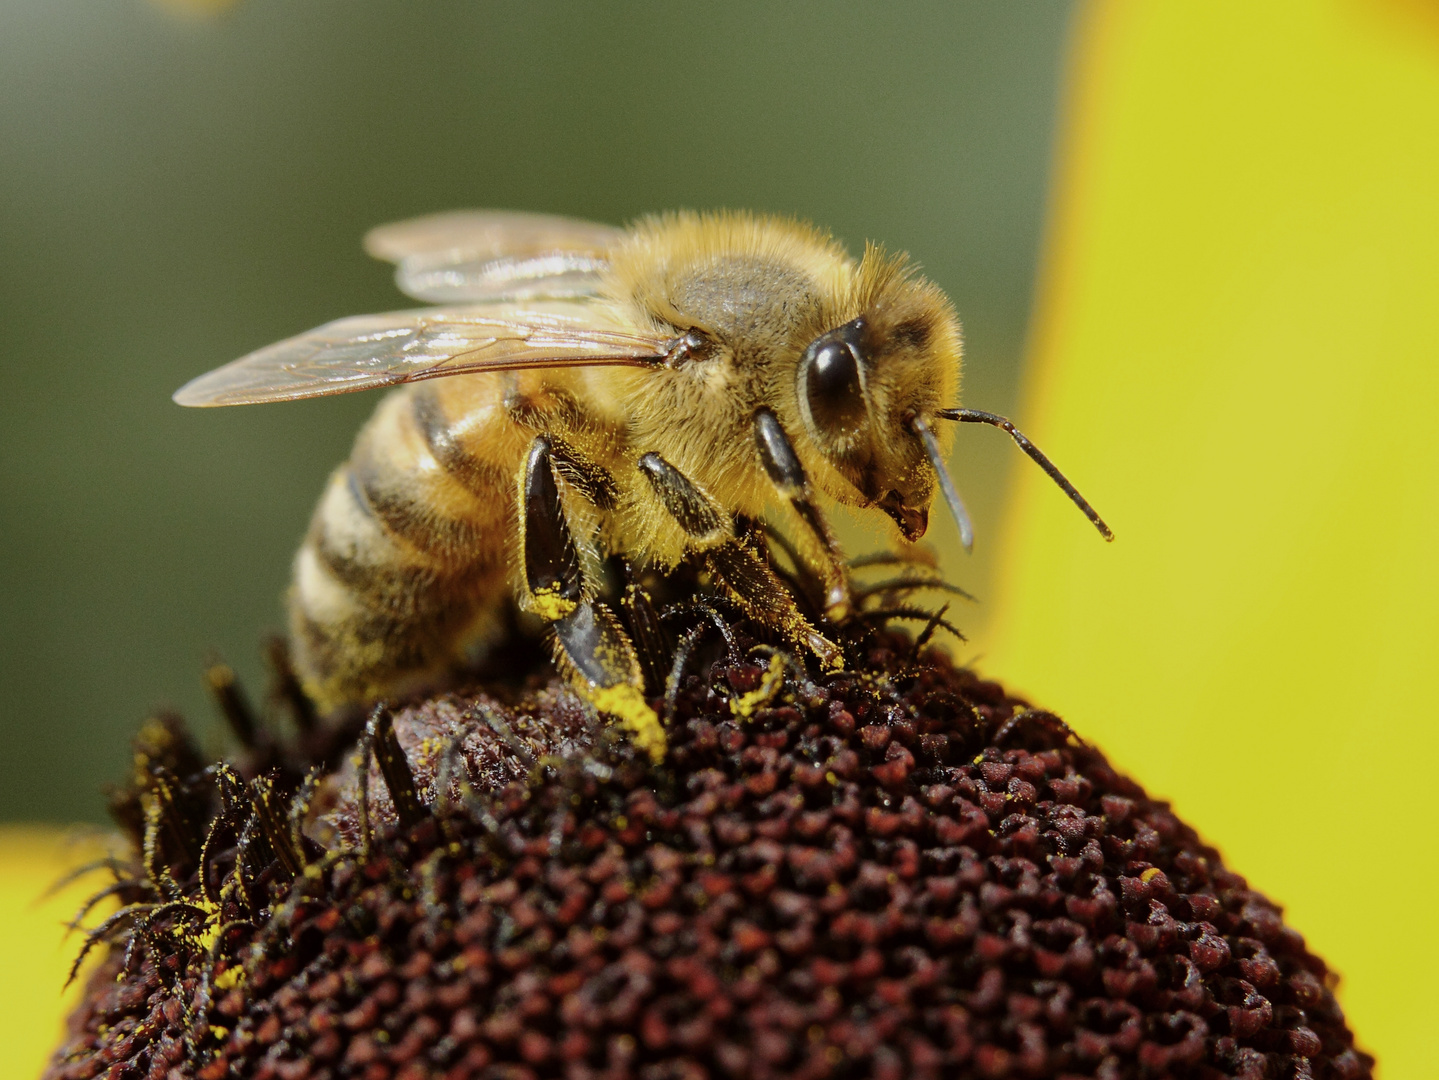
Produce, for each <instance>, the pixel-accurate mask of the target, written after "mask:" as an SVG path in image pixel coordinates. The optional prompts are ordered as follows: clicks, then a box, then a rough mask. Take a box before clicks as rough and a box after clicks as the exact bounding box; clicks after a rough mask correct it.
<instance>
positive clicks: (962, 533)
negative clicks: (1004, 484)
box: [909, 413, 974, 551]
mask: <svg viewBox="0 0 1439 1080" xmlns="http://www.w3.org/2000/svg"><path fill="white" fill-rule="evenodd" d="M935 415H936V416H943V415H944V414H943V413H936V414H935ZM945 419H946V420H947V419H949V417H945ZM909 426H910V427H911V428H912V429H913V430H914V433H915V434H916V435H918V436H919V441H920V442H921V443H923V444H924V452H925V453H926V454H928V455H929V463H930V464H931V465H933V466H934V472H935V475H936V476H938V477H939V490H940V491H942V492H944V501H945V502H946V503H948V504H949V512H950V513H951V514H953V515H954V523H955V524H956V525H958V526H959V542H960V543H961V544H963V545H964V550H965V551H973V550H974V526H973V525H972V524H970V521H969V511H968V510H967V509H965V506H964V500H963V499H961V498H960V497H959V491H958V490H957V489H956V488H955V486H954V481H953V480H951V479H950V476H949V470H948V469H947V468H945V465H944V455H943V454H941V453H940V451H939V440H938V439H936V438H935V437H934V432H932V431H930V430H929V425H928V424H926V423H925V422H924V421H923V420H921V419H920V418H919V417H918V416H916V417H915V418H914V419H913V420H911V421H910V422H909Z"/></svg>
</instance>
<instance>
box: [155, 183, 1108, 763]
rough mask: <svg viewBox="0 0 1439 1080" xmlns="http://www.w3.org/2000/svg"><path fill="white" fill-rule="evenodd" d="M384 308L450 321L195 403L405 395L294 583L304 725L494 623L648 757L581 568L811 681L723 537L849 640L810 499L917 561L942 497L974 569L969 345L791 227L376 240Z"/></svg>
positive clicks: (541, 219)
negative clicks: (618, 580) (766, 631)
mask: <svg viewBox="0 0 1439 1080" xmlns="http://www.w3.org/2000/svg"><path fill="white" fill-rule="evenodd" d="M366 247H367V249H368V250H369V251H370V252H371V253H372V254H374V255H376V256H378V257H380V258H384V259H388V260H390V261H392V262H395V263H397V264H398V271H397V281H398V283H399V286H400V288H401V290H402V291H404V292H405V293H407V294H409V295H410V296H413V297H415V298H416V299H419V300H422V301H427V302H430V303H435V304H439V305H442V306H436V307H429V308H421V309H418V310H408V311H398V312H393V313H389V314H382V315H364V316H359V317H355V318H347V319H340V320H338V321H336V322H332V323H328V324H326V325H325V326H321V327H319V328H318V329H315V330H312V331H310V332H309V333H306V334H301V335H300V336H298V337H295V338H291V339H289V340H287V341H282V342H280V343H278V344H275V345H271V346H269V347H267V348H264V349H260V350H259V351H257V352H254V353H251V354H250V355H248V356H245V357H243V358H241V359H239V360H236V361H235V362H233V363H231V364H228V365H226V366H224V367H222V368H219V369H217V370H215V371H212V372H210V373H209V374H208V375H204V376H201V377H200V378H198V379H196V380H194V381H192V382H190V383H189V384H187V385H186V386H184V387H183V388H181V389H180V390H179V391H178V392H177V393H176V394H175V400H176V401H178V402H179V403H180V404H182V405H202V406H209V405H240V404H251V403H256V402H267V401H286V400H293V399H297V398H306V397H315V396H319V395H324V394H337V393H344V392H347V391H354V390H364V389H370V388H374V387H382V386H394V385H396V384H404V385H401V386H399V387H398V389H396V390H395V391H393V392H392V393H391V394H389V395H388V396H387V397H386V398H385V399H384V400H383V401H381V403H380V406H379V408H378V409H377V410H376V412H375V415H374V416H373V418H372V419H371V420H370V421H369V422H368V423H367V424H366V425H365V427H364V428H363V429H362V430H361V431H360V434H359V436H358V438H357V440H356V443H355V447H354V451H353V452H352V454H351V456H350V459H349V461H347V462H346V463H345V464H343V465H341V466H340V467H339V468H338V469H337V470H336V471H335V472H334V474H333V475H332V476H331V478H330V481H329V484H328V486H327V488H326V490H325V493H324V495H323V497H322V498H321V501H320V504H319V506H318V508H317V509H316V512H315V515H314V517H313V520H312V521H311V524H310V529H309V532H308V534H307V536H306V538H305V541H304V543H303V545H302V546H301V548H300V551H299V553H298V554H297V555H296V558H295V564H294V578H293V586H292V589H291V592H290V600H289V607H290V630H291V636H292V646H293V649H294V653H295V664H296V668H297V670H298V672H299V674H300V676H301V678H302V680H303V682H304V685H305V687H306V689H307V690H308V692H309V693H310V694H312V695H313V696H314V698H315V700H316V702H317V703H318V704H319V706H320V707H321V708H325V709H329V708H334V707H337V706H340V705H344V704H351V703H364V702H367V701H370V700H374V699H376V698H379V697H381V696H382V695H388V694H392V693H395V692H396V691H397V689H398V688H402V687H404V686H405V685H407V684H412V683H414V682H416V681H417V680H420V679H423V678H425V677H427V676H429V675H431V674H432V673H434V672H436V671H437V670H440V669H442V668H444V667H446V666H447V665H449V664H451V663H453V662H454V661H455V659H456V658H457V657H458V655H459V654H460V653H461V651H462V650H463V649H464V648H465V646H466V645H467V644H468V643H470V642H472V641H473V640H475V639H476V637H477V636H480V635H483V634H484V633H485V631H486V628H487V626H488V625H490V624H492V622H493V620H494V619H495V615H496V612H497V610H498V608H499V606H500V605H501V603H502V602H504V600H506V599H507V598H508V597H510V596H513V597H514V599H515V600H516V601H517V602H518V604H519V606H520V607H521V608H522V609H525V610H527V611H530V612H532V613H533V614H535V615H537V616H539V618H540V619H542V620H543V621H544V622H545V623H547V624H548V626H549V627H550V629H551V631H552V633H553V641H554V652H555V656H556V660H557V662H558V663H559V665H560V666H561V668H562V669H564V670H565V671H567V672H568V673H569V675H570V677H571V678H572V680H573V681H574V683H575V684H576V685H577V687H578V688H579V689H580V690H581V692H582V693H583V694H584V695H585V696H586V697H588V699H589V700H590V701H591V702H592V703H593V704H594V705H595V707H596V708H597V709H599V710H601V711H603V712H607V713H609V714H611V715H614V716H617V717H618V718H619V719H620V720H621V721H622V722H623V723H624V724H625V725H626V726H627V727H629V728H630V730H631V731H632V732H633V735H634V737H635V739H636V741H637V743H638V744H639V745H641V746H642V747H644V748H645V749H646V750H648V751H649V752H650V753H652V754H655V755H658V754H659V753H661V752H662V750H663V746H664V733H663V730H662V727H661V725H660V723H659V721H658V719H657V717H656V716H655V713H654V712H653V710H652V709H651V708H650V707H649V705H648V704H647V702H646V700H645V697H644V694H643V681H642V678H641V674H640V667H639V664H638V661H637V658H636V653H635V649H634V647H633V645H632V644H631V642H630V641H629V639H628V636H627V635H626V633H625V631H624V629H623V627H622V625H621V623H620V621H619V620H618V619H617V618H616V616H615V615H614V614H613V613H612V612H610V611H609V610H608V609H607V607H606V606H605V605H604V604H603V603H602V602H601V601H600V600H598V599H597V598H596V575H595V557H596V553H598V552H603V553H605V554H609V555H615V554H622V555H624V556H625V557H626V558H628V559H630V560H633V561H634V562H636V563H638V564H648V565H652V566H655V567H657V568H659V569H661V570H664V569H667V568H670V567H673V566H675V565H676V564H677V563H679V562H680V560H681V559H683V558H686V557H689V556H694V557H697V558H699V559H701V560H702V561H703V562H704V564H705V565H706V566H707V567H708V569H709V570H710V571H711V573H712V574H713V576H714V577H715V578H716V579H717V580H718V581H719V582H720V583H721V584H722V585H723V586H724V587H725V589H726V590H727V591H728V592H729V593H730V594H731V595H732V597H733V599H734V600H735V601H736V602H737V603H738V604H739V605H740V606H741V607H742V608H743V609H744V610H745V611H747V612H748V613H749V614H750V615H751V616H752V617H753V618H755V619H757V620H758V621H760V622H761V623H763V624H765V625H767V626H769V627H771V628H773V629H776V630H778V631H780V632H782V633H783V634H785V635H786V636H787V637H788V638H789V639H790V640H791V641H793V642H794V643H795V644H796V645H797V646H798V647H800V648H802V649H804V650H807V651H808V652H810V653H812V654H814V655H815V656H816V657H817V658H818V659H819V660H820V661H821V662H822V663H824V664H827V665H831V666H834V665H837V664H839V663H840V660H841V657H840V651H839V648H838V647H837V646H836V645H835V644H834V642H833V641H831V640H830V639H829V638H828V637H826V635H825V634H824V633H823V632H822V631H821V629H820V628H819V627H818V626H816V625H815V624H814V621H813V620H811V619H808V618H806V617H805V616H804V615H803V614H802V613H801V611H800V610H799V607H798V606H797V605H796V603H795V601H794V599H793V597H791V595H790V594H789V592H788V591H787V589H786V588H785V587H784V585H783V584H782V583H781V581H780V579H779V578H778V577H777V576H776V575H775V573H774V571H773V570H772V569H771V568H770V566H769V565H768V563H767V562H766V561H765V560H764V559H763V558H761V557H760V555H759V553H757V552H756V551H755V550H754V548H753V547H752V546H751V544H750V543H749V542H748V541H747V540H746V538H745V537H744V536H743V535H741V533H740V531H739V530H738V528H737V525H736V519H737V516H738V517H742V518H749V519H762V518H764V517H765V516H766V515H769V516H770V517H771V518H773V516H774V515H779V516H780V517H781V518H784V519H785V524H786V525H787V527H788V529H789V531H790V532H791V533H792V535H793V537H794V539H795V541H796V543H795V547H796V550H797V552H798V557H799V558H800V559H801V560H802V561H803V562H804V563H805V569H806V572H807V573H808V574H809V575H810V576H812V577H813V578H815V579H816V580H818V581H819V582H820V583H822V589H823V593H824V604H823V606H824V608H825V614H826V616H827V617H828V618H829V619H831V620H834V621H841V620H843V619H844V618H846V617H847V616H848V615H849V614H850V611H851V594H850V587H849V582H848V576H847V572H846V565H845V562H844V559H843V557H842V554H841V552H840V550H839V548H838V545H837V544H836V543H835V540H834V536H833V534H832V532H831V531H830V528H829V526H828V524H827V523H826V520H825V518H824V516H823V515H822V513H821V511H820V509H819V506H818V505H817V502H816V495H817V494H818V493H821V492H822V493H824V494H825V495H828V496H829V497H830V498H832V499H834V500H836V501H837V502H839V503H843V504H848V505H851V506H855V507H861V508H872V509H876V510H880V511H882V512H883V513H885V514H886V515H888V516H889V517H890V518H891V519H892V520H893V521H894V523H895V525H896V526H897V527H898V529H899V532H900V534H901V535H902V536H903V537H904V538H905V539H906V540H907V541H914V540H917V539H918V538H919V537H920V536H921V535H923V533H924V531H925V528H926V525H927V522H928V513H929V506H930V503H931V501H932V499H933V496H934V493H935V490H936V488H938V489H939V490H940V492H941V494H942V495H943V496H944V498H945V500H946V502H947V503H948V505H949V506H950V508H951V510H952V511H953V513H954V515H955V519H956V521H957V523H958V525H959V528H960V533H961V537H962V539H963V540H964V542H965V544H966V546H967V545H968V543H969V541H970V535H971V533H970V527H969V522H968V517H967V515H966V514H965V512H964V508H963V504H962V503H961V502H960V500H959V497H958V495H957V493H956V492H955V491H954V485H953V484H952V482H951V481H950V478H949V475H948V473H947V472H946V470H945V466H944V454H945V450H946V440H945V438H944V434H943V429H940V428H939V427H938V425H937V424H936V421H939V420H956V421H962V422H978V423H987V424H994V425H996V426H1000V427H1002V428H1004V429H1005V430H1007V431H1008V432H1009V433H1010V434H1011V435H1013V436H1014V437H1015V439H1016V441H1018V442H1019V444H1020V446H1021V447H1022V448H1023V449H1025V451H1026V452H1027V453H1029V454H1030V456H1031V457H1033V458H1035V460H1036V461H1038V462H1039V463H1040V464H1041V465H1042V466H1043V467H1044V468H1045V469H1046V471H1047V472H1049V474H1050V475H1051V476H1052V477H1053V478H1055V480H1056V481H1057V482H1058V483H1059V484H1060V485H1061V487H1063V488H1064V490H1065V491H1066V492H1067V493H1068V494H1069V496H1070V497H1071V498H1072V499H1073V500H1074V501H1075V502H1076V503H1077V504H1078V505H1079V507H1080V508H1081V509H1082V510H1083V511H1084V512H1085V513H1086V514H1087V515H1088V517H1089V518H1090V520H1091V521H1092V522H1094V524H1095V525H1096V527H1098V528H1099V530H1100V531H1101V533H1103V534H1104V535H1105V536H1106V538H1108V537H1109V536H1110V534H1109V530H1108V528H1107V527H1106V526H1105V525H1104V523H1103V522H1102V521H1101V520H1100V519H1099V517H1098V515H1097V514H1095V512H1094V511H1093V510H1092V509H1091V508H1090V506H1089V504H1088V503H1086V502H1085V501H1084V500H1083V499H1082V498H1081V497H1080V496H1079V494H1078V492H1077V491H1075V490H1074V488H1073V487H1072V486H1070V485H1069V484H1068V482H1067V481H1065V480H1064V479H1063V477H1062V476H1060V475H1059V473H1058V471H1057V470H1056V469H1055V468H1054V466H1053V465H1051V464H1050V463H1049V461H1048V459H1046V458H1045V457H1044V456H1043V455H1042V454H1040V453H1039V451H1038V450H1037V449H1036V448H1035V447H1034V446H1033V444H1031V443H1029V442H1028V440H1026V439H1025V438H1024V437H1023V436H1022V435H1021V434H1019V432H1017V431H1016V430H1015V429H1014V427H1013V425H1012V424H1010V423H1009V422H1008V421H1007V420H1005V419H1004V418H1003V417H997V416H994V415H992V414H989V413H983V412H978V411H976V410H968V409H960V408H958V407H956V406H954V405H953V402H954V400H955V397H956V395H957V393H958V388H959V374H960V356H961V339H960V327H959V321H958V319H957V317H956V315H955V313H954V310H953V308H952V306H951V305H950V303H949V301H948V299H947V298H946V297H945V296H944V294H943V293H942V292H941V291H940V290H939V289H938V288H937V287H936V286H935V285H933V284H932V283H930V282H929V281H927V280H925V279H924V278H922V277H921V276H919V275H918V274H917V273H916V272H914V270H913V269H912V267H911V266H910V265H909V263H908V262H907V261H906V260H905V258H904V257H902V256H890V255H886V254H885V253H883V252H882V251H881V250H879V249H878V248H874V247H870V248H868V249H867V250H866V251H865V254H864V257H863V258H862V259H859V260H855V259H853V258H851V257H850V256H849V255H848V254H847V253H846V252H845V250H844V249H843V248H842V247H841V246H840V245H839V244H838V243H836V242H835V241H834V240H833V239H832V238H831V237H829V236H828V235H826V234H824V233H822V232H820V231H818V230H816V229H814V228H812V227H810V226H807V225H803V224H800V223H798V222H795V221H792V220H786V219H780V218H773V217H761V216H756V215H751V214H745V213H716V214H695V213H676V214H666V215H662V216H656V217H651V218H646V219H644V220H642V221H640V222H639V223H637V224H635V225H634V226H632V227H631V228H628V229H619V228H614V227H611V226H607V225H599V224H594V223H590V222H583V221H576V220H571V219H567V218H560V217H550V216H545V215H537V214H522V213H512V212H503V211H460V212H456V213H449V214H438V215H433V216H430V217H424V218H418V219H414V220H411V221H407V222H400V223H398V224H395V225H388V226H383V227H381V228H379V229H376V230H374V231H372V232H371V233H370V234H369V236H368V237H367V238H366Z"/></svg>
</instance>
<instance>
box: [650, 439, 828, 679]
mask: <svg viewBox="0 0 1439 1080" xmlns="http://www.w3.org/2000/svg"><path fill="white" fill-rule="evenodd" d="M639 468H640V472H642V473H644V475H645V478H646V479H647V480H648V481H649V482H650V487H652V488H653V489H654V492H655V494H656V495H658V496H659V499H660V502H661V503H663V504H664V508H665V509H666V510H667V511H668V512H669V515H670V516H671V517H672V518H674V520H675V521H676V522H677V523H678V524H679V527H680V528H681V529H683V530H684V531H685V535H686V536H687V537H689V547H690V550H692V551H695V552H698V553H699V554H701V555H703V556H704V558H705V561H706V562H707V563H708V564H709V566H710V569H711V570H713V571H714V572H715V574H716V575H718V577H719V578H720V580H721V581H723V582H724V584H725V585H726V586H727V587H728V589H729V591H730V592H731V593H732V594H733V595H734V598H735V599H736V600H737V601H739V604H740V606H741V607H743V608H744V609H745V611H746V612H747V613H748V614H749V615H750V616H751V617H752V618H754V619H755V620H756V621H758V622H761V623H763V624H764V625H766V626H768V627H771V628H773V629H776V630H779V631H781V632H782V633H784V634H785V635H787V636H788V637H789V638H790V639H791V640H793V641H795V642H796V643H798V644H799V645H801V646H803V647H804V648H806V649H808V650H809V651H810V652H812V653H814V654H815V656H817V657H818V658H819V659H820V661H821V663H823V664H824V665H825V666H827V667H839V666H840V665H841V664H842V663H843V659H844V657H843V653H841V651H840V648H839V646H838V645H836V644H835V643H834V642H832V641H830V640H829V639H828V638H826V637H825V636H824V635H823V634H821V633H820V632H819V631H818V630H816V629H815V628H814V627H813V626H811V625H810V624H809V621H808V620H807V619H806V618H805V617H804V616H803V615H802V614H800V611H799V609H798V608H797V607H795V603H794V598H793V597H792V596H790V594H789V590H787V589H786V588H785V587H784V583H783V582H781V581H780V579H779V578H778V577H776V576H775V572H774V571H773V570H771V569H770V568H769V564H768V563H766V562H765V561H764V560H763V559H762V558H760V557H759V555H758V554H756V553H755V551H754V550H753V549H752V548H750V547H749V546H747V545H746V544H745V543H744V542H743V541H741V540H740V539H739V538H738V537H737V536H736V535H735V528H734V518H732V517H731V516H730V515H729V514H728V513H726V512H725V510H724V508H723V507H722V506H720V505H719V504H718V503H717V502H715V501H714V499H712V498H711V497H710V496H709V495H708V494H706V493H705V492H704V491H702V490H700V488H699V487H698V486H696V485H695V484H694V482H693V481H691V480H690V479H689V478H688V477H686V476H685V475H684V473H682V472H680V471H679V470H678V469H676V468H675V467H674V466H673V465H671V464H670V463H669V462H668V461H666V460H665V459H664V458H662V457H660V455H659V454H656V453H648V454H645V455H644V456H643V457H641V458H640V460H639Z"/></svg>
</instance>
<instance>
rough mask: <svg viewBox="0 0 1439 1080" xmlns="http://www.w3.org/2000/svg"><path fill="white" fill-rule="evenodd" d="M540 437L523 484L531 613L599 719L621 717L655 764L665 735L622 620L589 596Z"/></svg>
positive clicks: (546, 442) (551, 455)
mask: <svg viewBox="0 0 1439 1080" xmlns="http://www.w3.org/2000/svg"><path fill="white" fill-rule="evenodd" d="M554 449H555V448H554V446H553V444H552V441H551V439H550V438H549V437H548V436H545V435H541V436H539V437H538V438H536V439H535V440H534V442H532V443H531V444H530V450H529V453H528V454H527V455H526V456H525V467H524V476H523V478H522V481H521V484H522V486H521V497H522V500H523V506H522V513H521V519H522V522H523V529H524V560H525V585H526V586H527V590H528V594H529V595H528V603H527V604H526V606H527V607H529V609H530V610H531V611H533V612H534V613H535V614H537V615H539V616H540V618H542V619H544V620H545V622H547V623H548V624H549V627H550V631H551V632H552V633H553V635H554V646H555V660H556V663H558V664H559V666H560V667H561V669H562V670H564V671H565V672H566V674H567V675H568V676H569V677H570V678H571V680H572V681H573V682H574V683H575V684H576V685H577V686H578V687H579V689H580V690H581V692H582V693H583V694H584V695H585V696H586V697H587V698H588V699H589V700H590V702H591V703H592V704H593V705H594V706H595V708H596V709H598V710H599V711H600V712H604V713H609V714H610V715H612V716H616V717H618V718H619V719H620V721H621V722H622V723H623V724H624V726H625V727H626V728H628V729H629V731H630V733H631V735H632V736H633V737H634V740H635V743H636V744H637V745H638V746H639V747H640V749H642V750H644V751H646V752H647V753H648V754H649V755H650V756H651V758H653V759H655V760H659V759H660V758H662V757H664V752H665V735H664V729H663V728H662V727H661V725H660V721H659V717H658V716H657V715H656V714H655V711H654V710H653V709H651V708H650V707H649V704H648V703H647V702H646V701H645V696H644V677H643V674H642V672H641V670H640V664H639V660H638V659H637V658H636V656H635V650H634V646H633V645H632V644H631V643H630V639H629V637H628V636H627V635H626V634H625V632H624V629H623V627H621V626H620V623H619V620H618V619H617V618H615V616H614V615H613V614H612V613H611V612H610V611H609V609H608V608H606V607H605V606H604V605H603V604H600V603H597V602H596V601H595V600H593V599H592V598H590V597H589V596H587V595H586V592H587V590H586V588H585V580H584V572H583V569H582V566H581V563H580V556H579V551H578V550H577V549H576V547H575V543H574V538H573V536H572V535H571V533H570V527H569V524H568V522H567V521H566V520H565V512H564V504H563V503H562V502H561V501H560V493H559V486H558V484H557V483H556V482H555V469H556V465H555V452H554Z"/></svg>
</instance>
